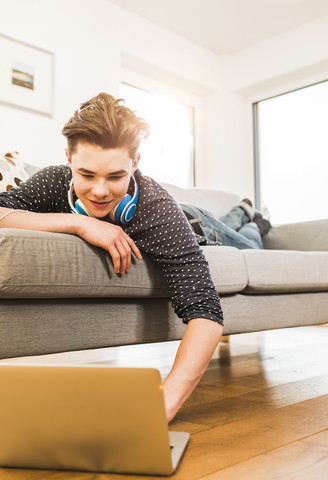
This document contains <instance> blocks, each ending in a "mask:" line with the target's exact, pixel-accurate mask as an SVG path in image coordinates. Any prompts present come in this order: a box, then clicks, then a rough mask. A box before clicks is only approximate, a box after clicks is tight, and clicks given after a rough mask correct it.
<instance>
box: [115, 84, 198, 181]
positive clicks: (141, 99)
mask: <svg viewBox="0 0 328 480" xmlns="http://www.w3.org/2000/svg"><path fill="white" fill-rule="evenodd" d="M120 97H121V98H123V99H124V100H125V105H126V106H127V107H129V108H131V110H133V111H135V112H136V114H137V115H138V116H140V117H143V118H144V119H145V120H146V121H147V122H148V123H149V124H150V127H151V134H150V137H149V138H148V139H147V140H145V141H144V142H142V144H141V148H140V153H141V159H140V164H139V168H140V170H141V172H142V173H143V174H144V175H148V176H150V177H152V178H153V179H154V180H156V181H157V182H160V183H171V184H174V185H179V186H180V187H190V186H192V185H194V134H193V108H191V107H187V106H185V105H182V104H180V103H178V102H176V101H175V100H173V99H171V98H169V97H166V96H164V95H158V94H154V93H149V92H146V91H144V90H141V89H139V88H136V87H132V86H130V85H126V84H124V83H122V84H121V88H120Z"/></svg>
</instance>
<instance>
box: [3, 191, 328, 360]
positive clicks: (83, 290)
mask: <svg viewBox="0 0 328 480" xmlns="http://www.w3.org/2000/svg"><path fill="white" fill-rule="evenodd" d="M165 187H166V188H167V189H168V190H169V191H170V193H171V194H172V195H173V196H174V197H175V198H176V200H177V201H178V202H181V203H189V204H194V205H198V206H200V207H203V208H206V209H208V210H210V211H212V212H213V213H214V214H215V215H216V216H217V217H219V216H221V215H223V214H225V213H226V212H227V211H228V210H229V209H230V208H231V207H232V206H234V205H236V204H237V203H238V202H239V201H240V199H239V198H238V197H237V196H236V195H233V194H229V193H222V192H217V191H211V190H201V189H197V188H194V189H186V190H185V189H181V188H178V187H175V186H172V185H166V186H165ZM264 244H265V250H237V249H235V248H232V247H222V246H220V247H219V246H207V247H203V250H204V253H205V255H206V257H207V259H208V261H209V265H210V269H211V273H212V278H213V281H214V283H215V286H216V288H217V290H218V292H219V293H220V296H221V300H222V307H223V310H224V314H225V329H224V333H225V334H226V335H230V334H235V333H242V332H253V331H261V330H267V329H274V328H281V327H292V326H300V325H314V324H321V323H326V322H328V313H327V312H328V252H327V251H326V250H328V221H326V220H322V221H314V222H305V223H299V224H290V225H284V226H279V227H274V228H272V230H271V231H270V232H269V234H268V235H266V237H264ZM0 246H1V255H0V358H9V357H18V356H26V355H39V354H46V353H55V352H62V351H71V350H80V349H90V348H100V347H107V346H114V345H126V344H137V343H146V342H162V341H168V340H176V339H180V338H181V337H182V335H183V333H184V330H185V325H184V324H183V323H182V321H181V320H180V319H178V318H177V317H176V316H175V314H174V312H173V309H172V307H171V304H170V299H169V294H168V289H167V287H166V284H165V281H164V279H163V276H162V273H161V270H160V268H159V267H158V266H156V265H154V264H153V263H152V262H151V261H150V260H149V259H147V258H144V260H142V261H137V262H133V263H132V266H131V270H130V272H129V274H127V275H124V276H120V275H117V274H116V273H115V272H114V270H113V266H112V262H111V258H110V257H109V255H108V254H107V253H106V252H105V251H103V250H102V249H100V248H97V247H93V246H92V245H89V244H88V243H86V242H85V241H83V240H82V239H80V238H79V237H77V236H74V235H68V234H56V233H45V232H36V231H30V230H25V231H24V230H17V229H0Z"/></svg>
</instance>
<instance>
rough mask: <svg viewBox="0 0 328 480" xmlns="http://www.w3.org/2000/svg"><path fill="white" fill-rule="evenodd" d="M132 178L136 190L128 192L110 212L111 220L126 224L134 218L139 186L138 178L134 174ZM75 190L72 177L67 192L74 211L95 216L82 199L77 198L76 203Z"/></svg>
mask: <svg viewBox="0 0 328 480" xmlns="http://www.w3.org/2000/svg"><path fill="white" fill-rule="evenodd" d="M131 179H132V180H133V184H134V192H133V194H132V196H131V195H129V194H128V193H127V194H126V195H125V197H124V198H123V199H122V200H121V201H120V203H119V204H118V205H116V207H115V208H114V210H113V211H112V212H110V214H109V216H110V218H111V220H113V221H114V222H115V223H117V224H121V225H126V224H127V223H128V222H129V221H130V220H131V219H132V217H133V215H134V212H135V211H136V208H137V202H138V197H139V187H138V184H137V182H136V179H135V178H134V175H132V177H131ZM73 191H74V186H73V178H72V180H71V181H70V183H69V189H68V192H67V197H68V203H69V206H70V208H71V210H72V212H73V213H79V214H80V215H87V216H89V217H94V215H93V214H92V213H91V212H90V210H88V209H87V207H86V206H85V205H83V203H82V202H81V200H79V199H77V200H76V202H75V203H74V199H73Z"/></svg>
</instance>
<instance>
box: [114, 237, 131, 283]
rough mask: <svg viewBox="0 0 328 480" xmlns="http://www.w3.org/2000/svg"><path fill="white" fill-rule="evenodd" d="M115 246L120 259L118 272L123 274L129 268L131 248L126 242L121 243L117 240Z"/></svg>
mask: <svg viewBox="0 0 328 480" xmlns="http://www.w3.org/2000/svg"><path fill="white" fill-rule="evenodd" d="M116 248H117V251H118V253H119V254H120V260H121V268H120V273H121V274H122V275H124V274H125V273H126V272H128V271H129V270H130V265H131V248H130V247H129V245H128V243H125V244H124V243H123V242H122V243H121V242H117V244H116Z"/></svg>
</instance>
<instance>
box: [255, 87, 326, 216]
mask: <svg viewBox="0 0 328 480" xmlns="http://www.w3.org/2000/svg"><path fill="white" fill-rule="evenodd" d="M254 118H255V134H256V135H257V140H256V142H255V143H256V147H257V148H255V151H256V155H255V156H256V168H255V170H256V192H257V207H258V208H260V209H261V210H262V211H267V212H268V214H269V217H270V220H271V223H273V224H283V223H289V222H299V221H306V220H316V219H320V218H327V216H328V215H327V211H328V207H327V200H328V198H327V178H328V133H327V132H328V82H322V83H319V84H316V85H312V86H310V87H306V88H303V89H301V90H296V91H293V92H290V93H287V94H283V95H280V96H278V97H274V98H270V99H268V100H264V101H261V102H258V103H257V104H255V106H254Z"/></svg>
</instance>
